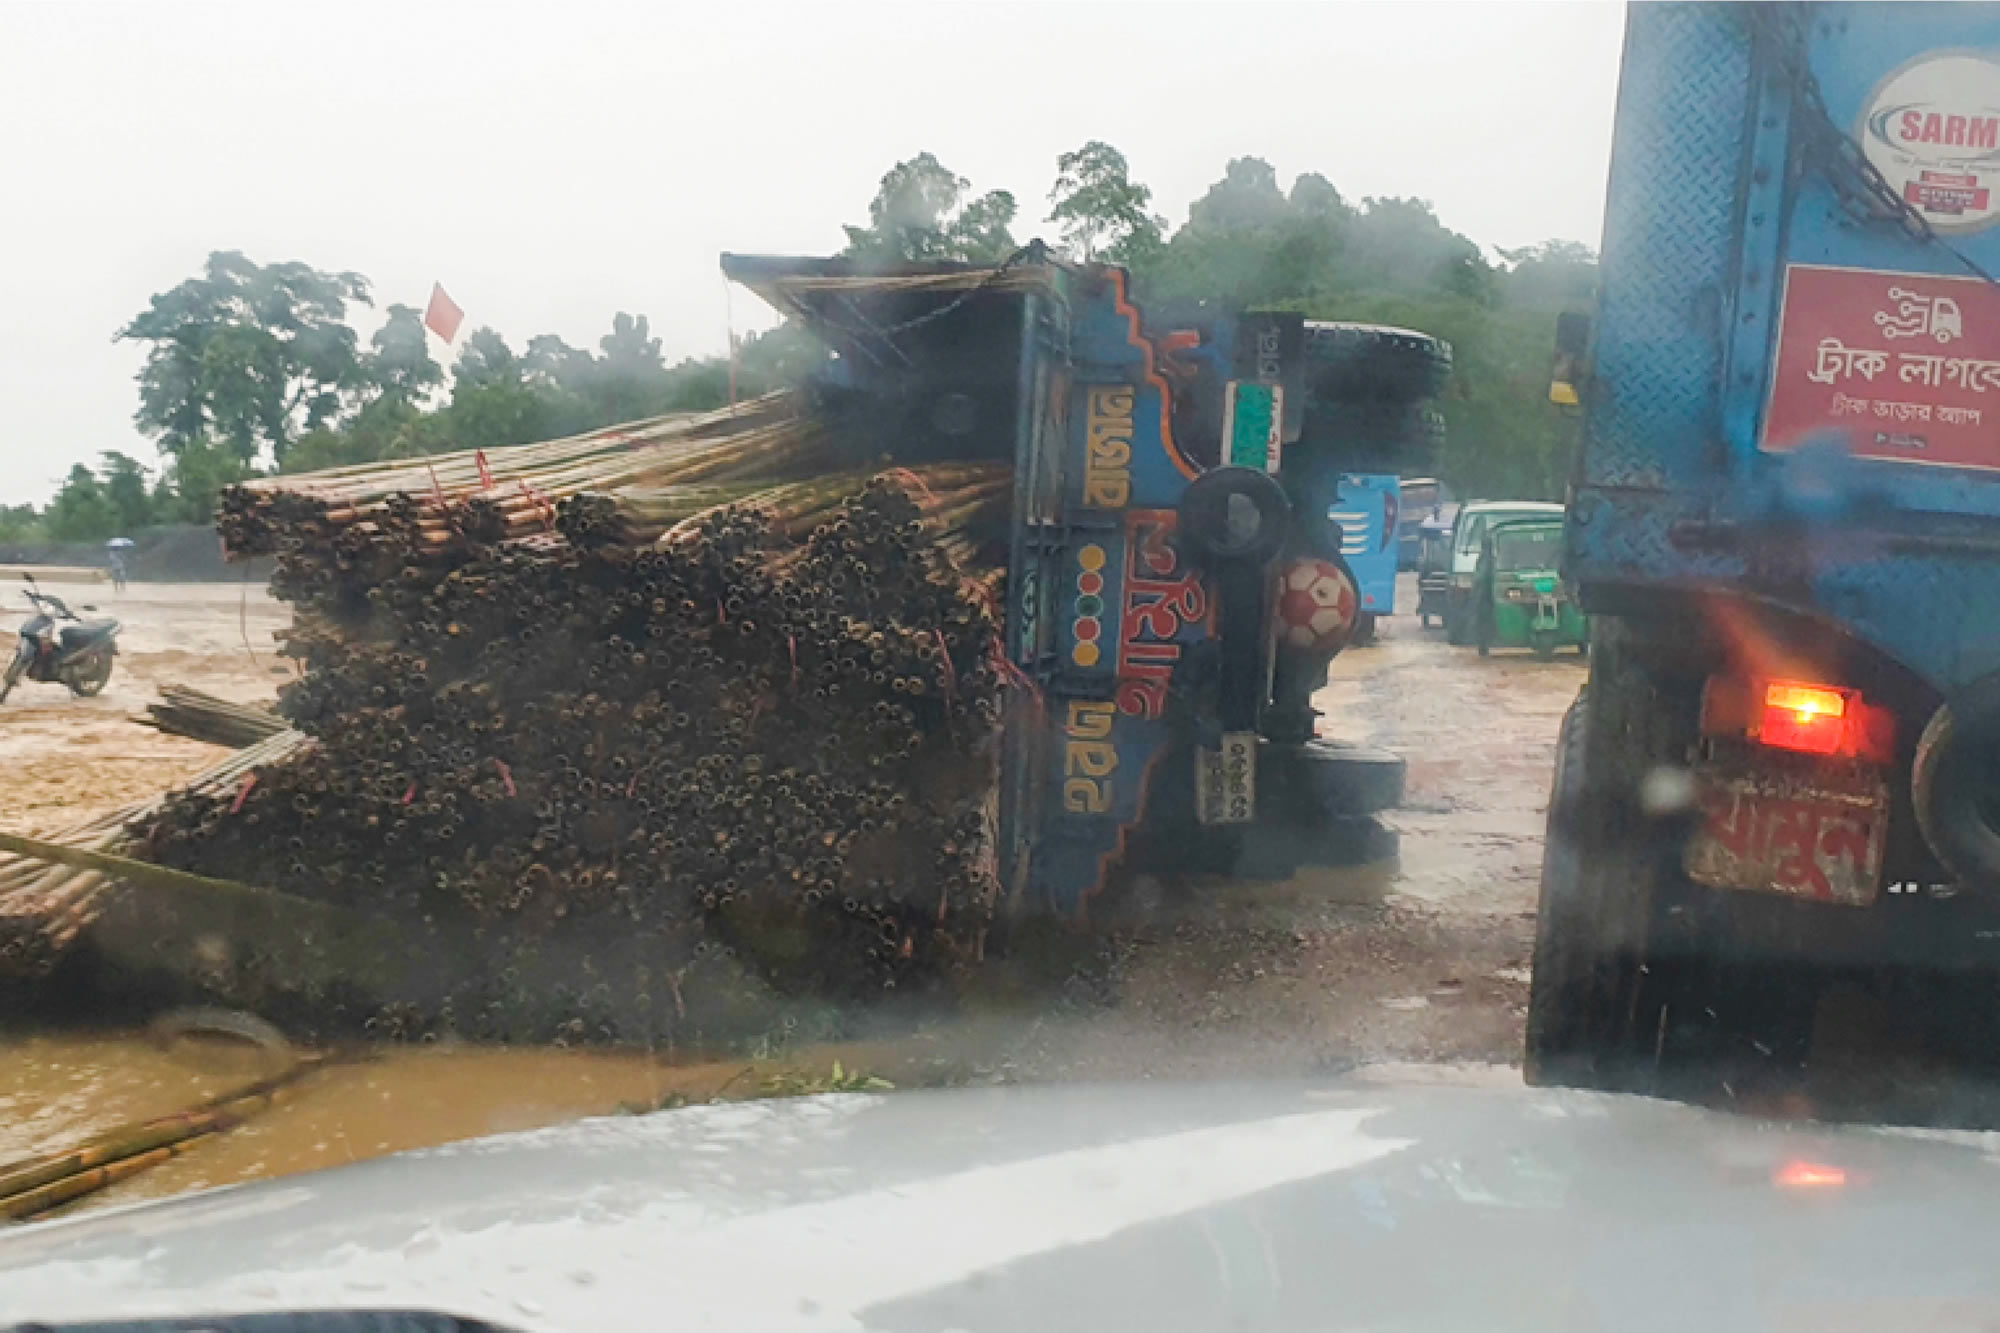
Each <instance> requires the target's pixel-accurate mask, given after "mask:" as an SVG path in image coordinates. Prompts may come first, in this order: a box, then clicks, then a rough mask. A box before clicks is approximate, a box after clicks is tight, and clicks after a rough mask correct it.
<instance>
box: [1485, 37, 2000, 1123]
mask: <svg viewBox="0 0 2000 1333" xmlns="http://www.w3.org/2000/svg"><path fill="white" fill-rule="evenodd" d="M1996 108H2000V6H1995V5H1990V4H1948V5H1946V4H1841V5H1831V4H1828V5H1794V4H1769V5H1761V4H1758V5H1722V4H1657V5H1635V6H1633V7H1632V8H1631V9H1630V10H1629V11H1628V18H1627V29H1626V39H1625V55H1624V70H1623V75H1622V78H1621V82H1620V85H1619V94H1618V110H1617V125H1616V131H1615V137H1614V141H1613V146H1612V156H1611V177H1610V185H1609V193H1608V198H1607V207H1606V217H1605V228H1604V243H1603V259H1602V275H1601V288H1600V294H1599V300H1598V305H1597V309H1596V312H1595V319H1594V328H1590V327H1588V326H1587V324H1586V322H1585V319H1584V318H1583V316H1582V315H1581V312H1578V313H1576V314H1573V315H1571V316H1566V317H1565V319H1564V321H1563V324H1562V327H1561V330H1560V331H1559V335H1558V345H1559V359H1558V366H1559V368H1562V369H1563V370H1564V371H1565V372H1566V373H1564V374H1563V375H1562V376H1561V379H1560V382H1559V384H1558V388H1557V390H1556V393H1555V394H1554V396H1555V397H1556V398H1557V400H1558V401H1562V400H1563V399H1564V398H1565V397H1570V396H1572V394H1571V392H1570V390H1566V389H1564V388H1563V387H1562V386H1563V385H1568V386H1570V387H1571V389H1573V390H1574V391H1575V392H1574V395H1573V396H1574V397H1575V398H1577V399H1578V400H1580V403H1581V407H1582V410H1583V413H1584V439H1583V443H1582V448H1581V454H1580V458H1579V460H1578V463H1577V467H1576V471H1575V475H1574V484H1573V490H1572V494H1571V497H1570V503H1569V511H1568V520H1567V530H1566V557H1567V566H1566V573H1567V575H1568V577H1569V578H1570V579H1572V580H1574V582H1575V583H1576V585H1577V586H1578V588H1579V590H1580V595H1581V597H1582V600H1583V604H1584V607H1585V609H1586V610H1587V611H1589V612H1590V613H1591V614H1592V616H1593V624H1594V627H1595V629H1594V639H1593V643H1592V652H1591V668H1590V679H1589V685H1588V688H1587V689H1586V690H1585V691H1584V694H1583V696H1582V698H1581V699H1580V700H1579V701H1578V703H1577V704H1576V706H1575V707H1573V708H1572V709H1571V710H1570V713H1569V716H1568V717H1567V719H1566V720H1565V722H1564V725H1563V729H1562V736H1561V744H1560V752H1559V756H1558V760H1557V766H1556V776H1555V783H1554V790H1553V793H1552V795H1551V799H1550V811H1549V846H1548V855H1547V862H1546V867H1545V869H1544V872H1543V880H1542V896H1541V907H1540V912H1539V920H1538V923H1537V940H1536V945H1535V959H1534V982H1533V993H1532V998H1531V1003H1530V1008H1529V1014H1528V1022H1527V1052H1526V1054H1527V1070H1528V1074H1529V1076H1530V1078H1531V1079H1534V1080H1536V1081H1540V1082H1563V1083H1584V1084H1597V1085H1608V1086H1626V1087H1635V1086H1636V1087H1644V1086H1649V1085H1650V1081H1651V1080H1652V1079H1654V1078H1655V1077H1658V1076H1660V1075H1662V1074H1663V1073H1664V1072H1666V1071H1667V1067H1668V1065H1669V1064H1671V1063H1672V1062H1673V1060H1674V1057H1675V1056H1676V1055H1677V1054H1680V1053H1695V1052H1700V1053H1702V1058H1703V1060H1705V1061H1706V1062H1707V1063H1708V1065H1709V1067H1710V1068H1711V1070H1714V1069H1715V1068H1716V1061H1717V1060H1718V1059H1721V1058H1722V1054H1723V1053H1724V1052H1727V1053H1728V1061H1729V1062H1736V1063H1740V1064H1741V1065H1742V1066H1743V1067H1744V1070H1745V1071H1759V1070H1761V1071H1773V1070H1775V1071H1779V1072H1780V1073H1781V1074H1782V1071H1783V1070H1784V1069H1787V1068H1790V1069H1796V1068H1798V1067H1799V1066H1800V1065H1801V1063H1802V1062H1803V1061H1804V1060H1805V1059H1806V1056H1807V1054H1808V1052H1809V1037H1810V1034H1811V1032H1812V1026H1813V1022H1814V1013H1815V1007H1816V1005H1817V1004H1818V1003H1819V999H1820V995H1821V993H1822V992H1823V991H1824V989H1825V987H1826V986H1827V984H1828V982H1829V981H1838V982H1839V983H1840V984H1841V987H1842V994H1843V996H1845V997H1847V999H1846V1000H1844V1001H1843V1002H1844V1003H1845V1002H1849V1001H1852V1002H1856V1003H1863V1004H1869V1003H1872V1004H1873V1006H1875V1008H1876V1012H1877V1013H1880V1014H1882V1015H1884V1016H1885V1019H1886V1021H1887V1022H1889V1023H1891V1024H1893V1025H1902V1024H1913V1025H1923V1024H1927V1025H1931V1026H1933V1027H1964V1026H1968V1025H1971V1024H1974V1023H1977V1022H1985V1021H1987V1020H1988V1019H1989V1018H1990V1016H1991V1011H1992V1008H1993V1004H1992V995H1993V989H1992V987H1993V977H1994V971H1995V966H1994V965H1995V963H1996V961H2000V911H1996V904H2000V764H1996V762H1995V760H1996V755H2000V288H1996V285H1995V282H1994V279H1993V277H1992V275H1993V274H1995V273H2000V110H1996ZM1989 414H1991V415H1992V417H1993V419H1992V420H1988V419H1987V417H1988V415H1989ZM1462 521H1463V520H1461V522H1462ZM1913 987H1921V988H1922V989H1912V988H1913ZM1917 997H1921V998H1917ZM1719 1076H1720V1077H1722V1078H1724V1079H1728V1078H1729V1077H1730V1074H1729V1072H1728V1068H1727V1065H1726V1064H1725V1066H1724V1067H1723V1068H1722V1069H1721V1070H1720V1071H1719ZM1732 1086H1735V1087H1738V1088H1740V1087H1741V1086H1742V1084H1741V1083H1737V1084H1734V1085H1732Z"/></svg>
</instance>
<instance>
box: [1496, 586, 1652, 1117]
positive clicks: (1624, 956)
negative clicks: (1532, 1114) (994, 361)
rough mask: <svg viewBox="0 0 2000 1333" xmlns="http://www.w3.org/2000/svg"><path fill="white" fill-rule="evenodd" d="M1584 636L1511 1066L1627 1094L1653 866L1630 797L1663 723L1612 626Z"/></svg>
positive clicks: (1647, 834)
mask: <svg viewBox="0 0 2000 1333" xmlns="http://www.w3.org/2000/svg"><path fill="white" fill-rule="evenodd" d="M1595 630H1596V633H1597V637H1598V643H1597V647H1596V651H1595V652H1594V653H1593V654H1592V655H1591V672H1590V681H1589V684H1587V685H1586V686H1585V687H1584V689H1583V691H1582V692H1581V693H1580V694H1579V695H1578V696H1577V700H1576V702H1575V703H1574V704H1572V705H1571V706H1570V710H1569V712H1568V713H1567V714H1565V715H1564V717H1563V724H1562V730H1561V733H1560V736H1559V739H1558V741H1557V747H1556V770H1555V777H1554V780H1553V783H1552V784H1551V790H1550V795H1549V816H1548V831H1547V835H1546V842H1545V844H1544V849H1543V855H1542V885H1541V897H1540V901H1539V904H1538V907H1537V910H1536V917H1535V950H1534V973H1533V976H1532V978H1531V980H1530V984H1529V992H1528V1021H1527V1040H1526V1049H1525V1051H1524V1052H1523V1055H1524V1060H1523V1064H1524V1073H1525V1075H1526V1077H1527V1081H1528V1082H1529V1083H1531V1084H1536V1085H1542V1086H1547V1085H1564V1086H1570V1087H1597V1088H1614V1089H1632V1088H1636V1087H1640V1086H1642V1085H1644V1083H1645V1082H1646V1080H1647V1078H1648V1077H1649V1075H1650V1071H1651V1059H1650V1057H1651V1055H1652V1053H1653V1048H1652V1045H1651V1040H1652V1038H1653V1037H1654V1035H1655V1032H1656V1029H1657V1023H1658V1018H1659V1015H1658V1013H1657V1012H1653V1013H1652V1014H1651V1017H1650V1018H1649V1017H1648V1012H1649V1011H1647V1010H1646V1009H1645V1007H1644V1005H1643V1004H1642V1001H1643V1000H1644V998H1645V997H1644V995H1643V994H1642V990H1643V983H1644V981H1645V976H1646V972H1645V968H1646V963H1647V959H1648V943H1649V936H1650V933H1651V931H1650V926H1651V918H1652V912H1653V900H1654V896H1655V890H1656V887H1657V883H1656V882H1657V880H1658V878H1659V874H1660V862H1659V859H1658V854H1657V851H1656V836H1655V833H1654V831H1653V830H1652V829H1651V828H1649V827H1648V821H1647V818H1646V816H1645V814H1644V812H1643V811H1642V810H1641V808H1640V802H1639V791H1640V784H1641V783H1642V781H1643V780H1644V778H1645V775H1646V774H1647V773H1648V772H1649V771H1650V769H1651V767H1652V766H1653V764H1654V763H1655V762H1657V761H1658V760H1659V759H1661V758H1663V757H1665V755H1666V752H1667V750H1668V748H1669V745H1670V727H1671V721H1670V719H1669V718H1668V717H1667V716H1666V715H1665V714H1666V711H1667V710H1666V709H1665V708H1663V707H1662V700H1661V698H1660V696H1659V692H1658V690H1657V689H1656V687H1655V685H1654V683H1653V681H1652V680H1651V678H1650V676H1649V675H1648V674H1647V673H1646V672H1645V671H1644V670H1643V668H1642V667H1641V666H1640V664H1639V663H1638V662H1637V661H1636V660H1635V659H1634V656H1633V654H1632V653H1631V652H1630V651H1629V647H1630V645H1629V642H1628V641H1627V640H1626V637H1625V633H1626V632H1625V631H1624V629H1623V627H1622V626H1621V625H1619V624H1618V622H1616V621H1608V620H1607V621H1603V622H1600V623H1599V625H1598V626H1596V627H1595Z"/></svg>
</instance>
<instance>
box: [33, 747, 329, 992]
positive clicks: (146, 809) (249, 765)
mask: <svg viewBox="0 0 2000 1333" xmlns="http://www.w3.org/2000/svg"><path fill="white" fill-rule="evenodd" d="M281 725H282V724H281ZM308 744H309V741H308V740H307V738H306V737H305V736H304V735H303V734H301V733H300V732H297V731H293V730H290V729H289V728H287V729H285V730H281V731H279V732H276V733H275V734H273V735H271V736H269V737H267V738H266V739H264V740H262V741H259V742H258V743H256V744H255V745H252V746H250V747H248V748H246V749H243V750H240V751H238V752H237V753H235V754H233V755H231V756H229V757H228V758H226V759H224V760H223V761H222V762H220V763H218V764H216V765H215V766H213V767H212V768H209V769H206V770H204V771H203V772H201V773H200V774H198V775H196V777H195V778H194V779H193V780H192V781H190V782H189V783H188V785H187V788H186V790H187V791H189V792H198V793H206V792H219V791H234V790H238V789H240V787H241V785H242V783H243V780H244V778H245V777H246V775H248V774H251V773H253V772H255V771H256V770H257V769H258V768H260V767H262V766H264V765H267V764H273V763H277V762H279V761H281V760H283V759H285V758H286V757H287V756H289V755H291V754H293V753H295V752H296V751H298V750H299V749H301V748H302V747H304V746H306V745H308ZM168 799H169V798H168V796H167V795H166V794H164V793H163V794H162V795H160V796H156V797H151V798H148V799H147V800H144V801H139V802H135V803H133V804H131V805H128V806H126V807H124V808H123V809H119V810H114V811H111V812H110V813H108V814H104V815H98V816H96V817H94V818H92V819H87V820H84V821H82V822H81V823H78V824H75V825H72V826H71V827H69V828H66V829H63V830H61V831H59V832H57V833H54V834H51V835H50V836H49V838H48V839H47V841H49V842H54V843H58V844H60V845H62V846H65V847H73V848H78V849H80V850H84V851H100V852H112V853H125V852H127V851H129V850H131V848H132V846H133V842H134V837H133V835H132V834H131V832H130V831H129V826H131V825H132V824H133V823H135V822H144V821H147V820H150V819H152V818H154V817H155V816H156V815H157V814H158V812H159V811H160V809H161V808H162V807H163V806H164V804H165V803H166V802H167V800H168ZM113 885H114V881H112V880H111V879H109V878H108V877H107V876H106V875H105V874H104V873H103V872H101V871H99V870H93V869H86V868H80V867H75V866H67V865H59V864H51V863H50V862H48V861H47V860H45V859H42V858H40V857H33V856H25V855H21V854H18V853H12V852H0V977H36V976H43V975H46V974H47V973H48V972H49V971H50V970H51V969H53V968H54V966H55V965H56V963H58V962H59V961H61V959H62V957H63V956H64V955H65V954H66V953H67V952H68V951H69V950H70V948H71V947H72V946H74V945H75V943H76V942H77V940H78V939H79V938H80V937H81V935H82V933H83V932H84V931H85V930H86V929H87V928H88V927H89V926H90V924H91V923H92V922H93V921H94V920H96V918H97V914H98V912H99V911H100V910H101V908H102V905H103V898H104V895H105V894H106V893H108V892H110V891H111V889H112V888H113Z"/></svg>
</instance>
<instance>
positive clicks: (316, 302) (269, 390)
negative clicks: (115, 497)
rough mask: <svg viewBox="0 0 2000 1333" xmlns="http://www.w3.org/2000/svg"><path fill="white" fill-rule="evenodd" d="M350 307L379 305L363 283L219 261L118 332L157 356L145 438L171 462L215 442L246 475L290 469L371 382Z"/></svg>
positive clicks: (146, 401)
mask: <svg viewBox="0 0 2000 1333" xmlns="http://www.w3.org/2000/svg"><path fill="white" fill-rule="evenodd" d="M350 303H353V304H359V305H367V304H368V303H369V297H368V282H367V280H366V279H365V278H363V277H361V275H360V274H358V273H321V272H320V271H319V270H317V269H314V268H310V267H308V266H307V265H305V264H300V263H280V264H269V265H259V264H256V263H253V262H252V261H251V260H249V259H247V258H245V257H244V256H243V255H242V254H241V253H239V252H237V251H234V250H218V251H216V252H214V253H213V254H211V255H210V256H209V257H208V264H207V266H206V268H205V269H204V270H203V272H202V276H200V277H198V278H190V279H188V280H187V281H186V282H183V283H181V284H180V285H179V286H178V287H175V288H173V289H172V290H171V291H166V292H162V293H160V294H159V295H157V296H155V297H153V299H152V301H151V302H150V303H149V304H148V306H147V308H146V309H145V310H143V311H141V312H140V313H139V314H138V315H136V316H134V317H133V319H132V321H131V322H130V323H128V324H127V325H126V326H125V327H124V328H122V329H120V330H119V331H118V334H117V337H118V338H119V339H120V340H131V341H135V342H143V343H147V344H150V346H149V349H148V351H147V353H146V364H145V366H144V368H143V369H142V370H141V371H140V372H139V411H138V414H137V417H136V418H135V419H136V421H137V422H138V426H139V429H140V430H141V431H143V432H145V433H146V434H148V435H151V436H153V437H154V438H155V439H156V440H158V441H159V445H160V448H161V450H162V451H163V452H165V453H168V454H175V453H178V452H179V451H180V450H182V449H184V448H186V447H187V446H188V445H189V444H190V443H191V442H192V441H195V440H197V439H202V438H214V439H217V440H220V441H222V442H223V443H224V444H225V445H226V446H227V447H228V448H229V449H230V451H231V452H233V453H234V454H235V455H236V457H237V458H238V459H239V460H240V461H241V462H242V463H244V464H245V465H246V466H248V465H252V464H254V463H256V462H257V460H258V459H259V458H260V457H261V456H263V455H264V454H265V453H266V452H267V451H268V453H269V454H270V455H271V456H272V457H273V458H275V459H276V460H278V461H279V462H283V461H284V455H285V452H286V450H287V449H289V448H290V446H291V444H292V442H293V440H295V439H297V438H298V436H299V435H300V434H301V433H303V432H305V431H311V430H316V429H319V428H322V427H324V426H326V425H328V424H330V423H331V422H333V421H334V420H335V419H336V418H337V417H338V416H339V414H340V412H341V408H342V401H343V395H344V394H347V393H349V392H352V391H355V390H357V389H359V388H361V387H362V386H363V384H364V383H365V382H366V376H365V374H364V367H363V364H362V358H361V355H360V353H359V350H358V346H357V339H356V337H355V333H354V330H353V329H352V328H351V327H350V326H349V325H348V323H347V311H348V306H349V304H350Z"/></svg>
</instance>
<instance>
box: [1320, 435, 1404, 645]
mask: <svg viewBox="0 0 2000 1333" xmlns="http://www.w3.org/2000/svg"><path fill="white" fill-rule="evenodd" d="M1402 508H1403V497H1402V482H1401V481H1400V480H1399V479H1398V478H1397V477H1395V476H1394V475H1393V474H1388V473H1355V472H1349V473H1343V474H1342V475H1341V478H1340V484H1339V490H1338V492H1337V493H1336V495H1335V498H1334V502H1333V504H1332V506H1331V507H1330V508H1329V509H1328V510H1327V517H1328V518H1330V519H1332V520H1333V521H1334V522H1335V523H1338V524H1339V525H1340V554H1341V558H1342V559H1344V560H1346V561H1347V567H1348V569H1349V570H1350V571H1351V572H1352V573H1353V575H1354V582H1355V586H1356V587H1357V588H1358V589H1359V590H1360V593H1361V615H1360V618H1359V619H1358V620H1357V621H1356V622H1355V627H1354V642H1356V643H1368V642H1370V641H1371V640H1373V639H1374V637H1375V618H1376V617H1377V616H1387V615H1394V614H1395V612H1396V554H1397V552H1396V524H1397V520H1398V519H1399V518H1400V517H1401V513H1402Z"/></svg>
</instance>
